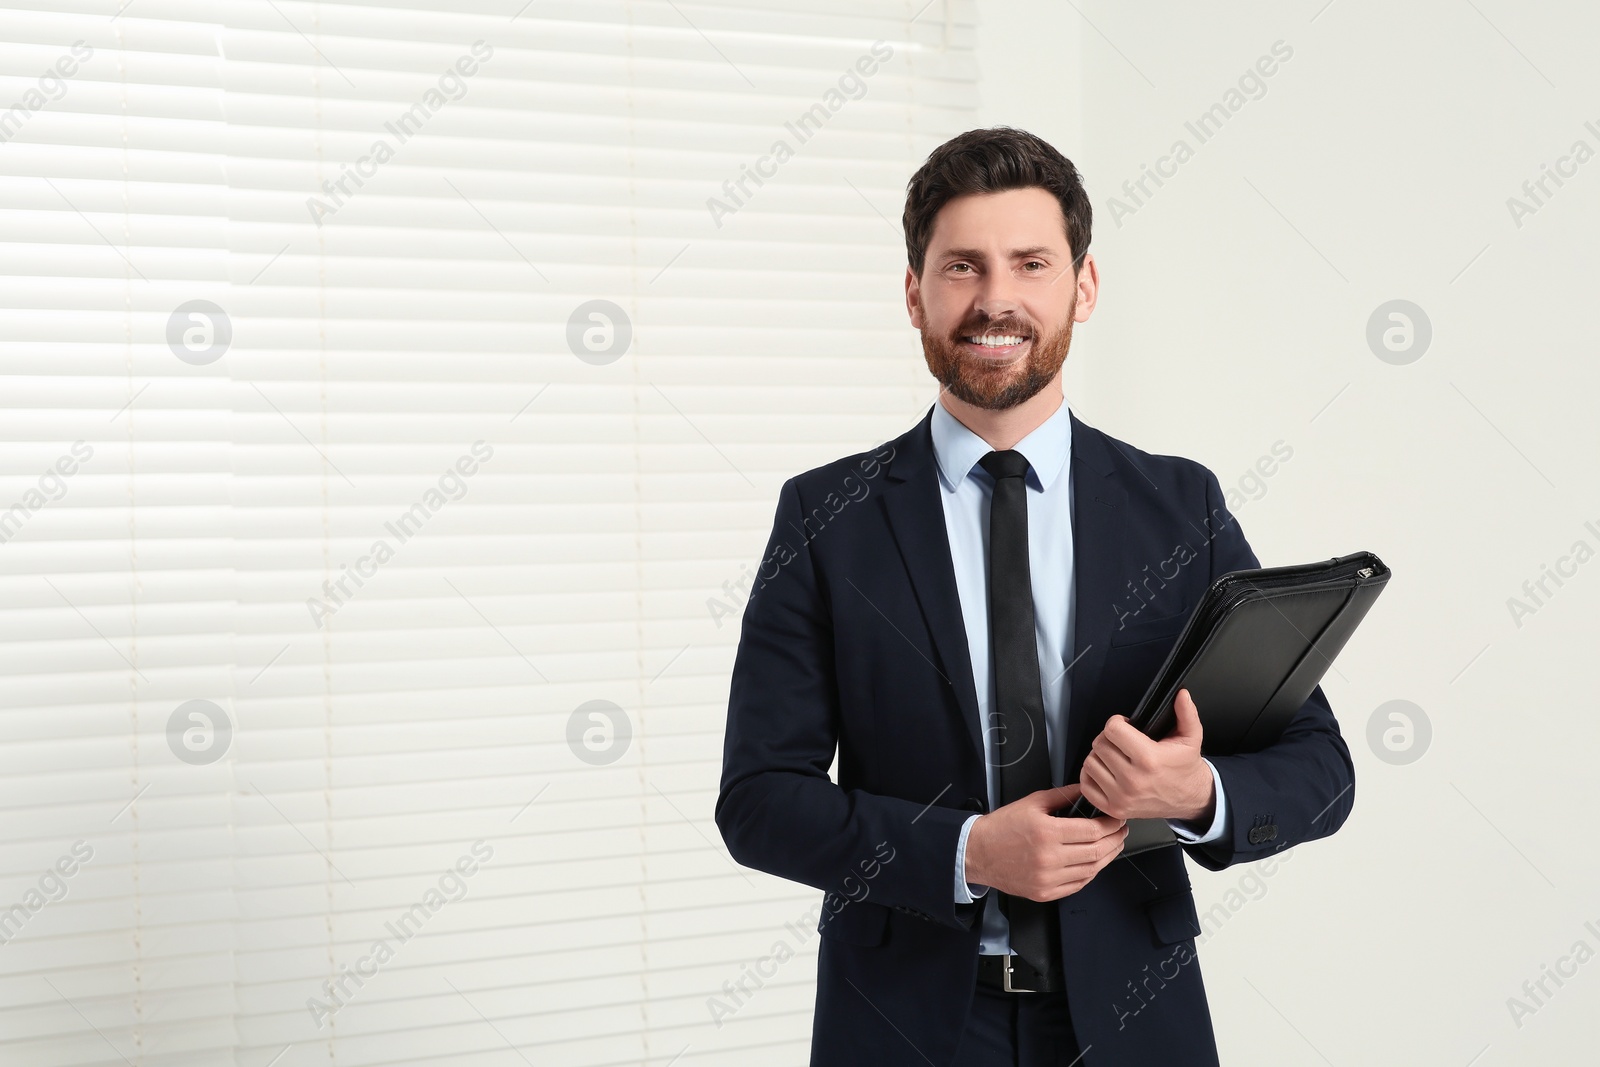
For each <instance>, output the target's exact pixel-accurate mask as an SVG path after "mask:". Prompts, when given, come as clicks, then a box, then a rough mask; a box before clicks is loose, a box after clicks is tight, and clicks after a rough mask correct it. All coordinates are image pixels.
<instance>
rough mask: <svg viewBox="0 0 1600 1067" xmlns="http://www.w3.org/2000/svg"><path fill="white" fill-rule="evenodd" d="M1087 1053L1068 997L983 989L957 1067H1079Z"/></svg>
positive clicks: (969, 1019) (974, 1002) (969, 1020)
mask: <svg viewBox="0 0 1600 1067" xmlns="http://www.w3.org/2000/svg"><path fill="white" fill-rule="evenodd" d="M1082 1057H1083V1053H1082V1052H1081V1051H1080V1050H1079V1048H1078V1040H1077V1037H1076V1036H1075V1035H1074V1034H1073V1032H1072V1017H1071V1015H1069V1014H1068V1012H1067V995H1066V994H1065V993H1007V992H1005V991H1004V990H1000V989H995V988H993V987H992V986H986V985H981V984H980V985H979V986H978V988H977V994H976V995H975V996H974V997H973V999H972V1014H970V1015H968V1016H967V1028H966V1030H965V1031H963V1032H962V1035H961V1044H960V1046H959V1049H958V1051H957V1053H956V1059H955V1064H956V1067H1074V1065H1076V1064H1077V1063H1078V1061H1079V1060H1080V1059H1082Z"/></svg>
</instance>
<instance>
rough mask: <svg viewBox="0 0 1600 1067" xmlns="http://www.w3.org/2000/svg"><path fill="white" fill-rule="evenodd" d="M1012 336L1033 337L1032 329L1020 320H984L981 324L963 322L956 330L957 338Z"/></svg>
mask: <svg viewBox="0 0 1600 1067" xmlns="http://www.w3.org/2000/svg"><path fill="white" fill-rule="evenodd" d="M991 332H993V333H1004V334H1013V335H1015V336H1017V337H1032V336H1034V333H1035V331H1034V328H1033V327H1032V326H1031V325H1029V324H1028V323H1026V322H1023V321H1022V320H1020V319H984V320H982V321H981V322H964V323H962V324H961V327H960V329H958V330H956V336H957V337H979V336H982V335H983V334H985V333H991Z"/></svg>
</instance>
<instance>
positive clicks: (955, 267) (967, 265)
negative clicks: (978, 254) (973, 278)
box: [949, 263, 972, 273]
mask: <svg viewBox="0 0 1600 1067" xmlns="http://www.w3.org/2000/svg"><path fill="white" fill-rule="evenodd" d="M958 268H965V270H964V271H962V273H970V272H971V270H972V264H970V263H952V264H950V268H949V269H950V270H951V272H952V273H954V272H957V270H958Z"/></svg>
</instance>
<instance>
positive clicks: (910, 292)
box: [906, 265, 923, 330]
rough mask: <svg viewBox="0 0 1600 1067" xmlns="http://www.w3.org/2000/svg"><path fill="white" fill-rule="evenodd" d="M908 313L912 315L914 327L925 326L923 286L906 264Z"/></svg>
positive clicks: (920, 327)
mask: <svg viewBox="0 0 1600 1067" xmlns="http://www.w3.org/2000/svg"><path fill="white" fill-rule="evenodd" d="M906 314H907V315H909V316H910V317H911V325H912V326H913V327H915V328H916V329H919V330H920V329H922V328H923V323H922V286H921V284H920V283H918V281H917V276H916V274H915V273H914V272H913V271H912V270H911V267H910V265H907V266H906Z"/></svg>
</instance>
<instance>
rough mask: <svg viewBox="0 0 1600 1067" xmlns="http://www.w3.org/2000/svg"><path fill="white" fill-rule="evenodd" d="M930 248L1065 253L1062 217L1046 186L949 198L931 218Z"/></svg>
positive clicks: (958, 251) (957, 251)
mask: <svg viewBox="0 0 1600 1067" xmlns="http://www.w3.org/2000/svg"><path fill="white" fill-rule="evenodd" d="M928 243H929V245H930V246H931V247H930V251H933V250H935V249H936V250H937V251H938V252H939V253H940V254H941V255H948V254H951V253H955V254H963V253H967V254H978V253H980V252H981V253H983V254H988V253H989V252H990V251H994V250H998V251H999V252H1000V254H1002V255H1009V256H1018V255H1030V254H1031V255H1042V254H1044V253H1046V252H1055V253H1063V252H1065V251H1067V231H1066V217H1065V216H1064V215H1063V214H1062V212H1061V204H1060V202H1059V201H1058V200H1056V198H1055V196H1054V195H1053V194H1052V193H1051V192H1050V191H1049V190H1048V189H1041V188H1037V187H1030V188H1026V189H1006V190H1004V191H1002V192H998V193H967V194H963V195H962V196H958V197H954V198H952V199H951V200H950V201H949V203H947V204H945V205H944V206H943V207H941V208H940V209H939V213H938V215H936V216H935V217H934V222H933V232H932V233H931V234H929V241H928Z"/></svg>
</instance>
